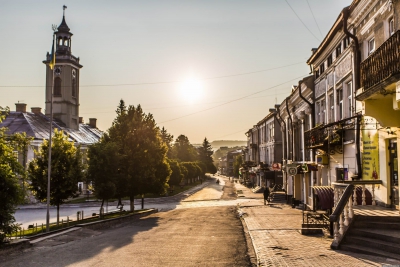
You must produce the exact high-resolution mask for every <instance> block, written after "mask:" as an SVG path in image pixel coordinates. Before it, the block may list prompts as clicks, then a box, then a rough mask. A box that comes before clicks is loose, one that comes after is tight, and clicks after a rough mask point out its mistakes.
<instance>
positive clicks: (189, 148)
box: [172, 134, 198, 162]
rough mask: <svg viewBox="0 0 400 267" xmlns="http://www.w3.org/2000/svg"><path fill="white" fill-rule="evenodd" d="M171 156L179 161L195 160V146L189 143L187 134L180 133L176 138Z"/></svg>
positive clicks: (196, 157)
mask: <svg viewBox="0 0 400 267" xmlns="http://www.w3.org/2000/svg"><path fill="white" fill-rule="evenodd" d="M172 158H174V159H176V160H178V161H180V162H190V161H196V160H197V159H198V152H197V150H196V148H195V147H194V146H193V145H192V144H190V142H189V139H188V138H187V136H185V135H183V134H181V135H179V136H178V138H176V140H175V143H174V145H173V147H172Z"/></svg>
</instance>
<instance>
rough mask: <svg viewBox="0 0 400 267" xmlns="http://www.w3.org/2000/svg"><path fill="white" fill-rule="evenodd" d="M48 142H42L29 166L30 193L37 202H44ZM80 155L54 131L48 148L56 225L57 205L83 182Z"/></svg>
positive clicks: (51, 195)
mask: <svg viewBox="0 0 400 267" xmlns="http://www.w3.org/2000/svg"><path fill="white" fill-rule="evenodd" d="M48 151H49V142H48V141H47V140H44V141H43V143H42V145H41V146H40V148H39V150H38V151H35V154H36V157H35V158H34V159H33V160H32V161H31V162H30V163H29V167H28V173H29V176H28V177H29V179H30V181H31V185H30V187H31V189H32V191H33V193H34V195H35V196H36V198H37V199H38V200H40V201H45V200H47V180H48ZM83 178H84V177H83V167H82V153H81V151H80V148H79V147H78V148H77V147H75V146H74V143H73V142H72V141H68V137H67V136H66V135H64V133H63V131H58V130H57V129H55V130H54V135H53V137H52V144H51V175H50V204H51V205H55V206H57V223H58V222H59V209H60V205H61V204H63V203H64V202H65V200H67V199H68V198H70V197H72V196H74V195H75V194H76V192H77V184H78V182H79V181H82V180H83Z"/></svg>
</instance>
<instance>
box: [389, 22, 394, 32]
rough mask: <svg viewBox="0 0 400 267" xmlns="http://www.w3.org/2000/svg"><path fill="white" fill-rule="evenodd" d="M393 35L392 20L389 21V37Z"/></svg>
mask: <svg viewBox="0 0 400 267" xmlns="http://www.w3.org/2000/svg"><path fill="white" fill-rule="evenodd" d="M393 34H394V19H393V18H391V19H389V35H390V36H392V35H393Z"/></svg>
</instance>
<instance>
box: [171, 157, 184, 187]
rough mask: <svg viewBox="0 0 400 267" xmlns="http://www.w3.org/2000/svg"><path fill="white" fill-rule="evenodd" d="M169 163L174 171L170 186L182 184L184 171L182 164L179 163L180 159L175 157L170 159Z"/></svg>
mask: <svg viewBox="0 0 400 267" xmlns="http://www.w3.org/2000/svg"><path fill="white" fill-rule="evenodd" d="M168 164H169V166H170V168H171V171H172V173H171V177H170V178H169V182H168V184H169V185H170V186H171V185H172V186H174V185H180V184H181V182H182V180H183V178H184V171H183V170H182V169H183V168H182V166H181V165H180V164H179V162H178V161H176V160H173V159H168Z"/></svg>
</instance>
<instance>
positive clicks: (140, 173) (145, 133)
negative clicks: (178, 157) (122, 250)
mask: <svg viewBox="0 0 400 267" xmlns="http://www.w3.org/2000/svg"><path fill="white" fill-rule="evenodd" d="M108 134H109V137H110V139H111V140H112V141H113V142H116V143H117V144H118V146H119V153H120V155H121V161H120V162H121V163H120V164H119V165H118V169H119V170H120V174H121V175H123V176H124V177H125V179H126V184H125V189H126V191H125V193H126V196H128V197H129V199H130V209H131V211H133V210H134V202H133V201H134V196H136V195H143V194H146V193H154V194H162V193H164V192H165V191H166V189H167V188H168V179H169V176H170V174H171V169H170V167H169V165H168V163H167V160H166V153H167V149H168V148H167V145H166V144H165V143H164V142H163V140H162V138H161V133H160V129H159V128H158V127H157V126H156V123H155V121H154V118H153V115H152V114H150V113H149V114H145V113H144V112H143V110H142V108H141V106H140V105H138V106H137V107H135V106H129V107H126V106H125V103H124V102H123V100H121V101H120V104H119V106H118V109H117V117H116V118H115V119H114V122H113V125H112V126H111V128H110V129H109V130H108Z"/></svg>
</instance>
